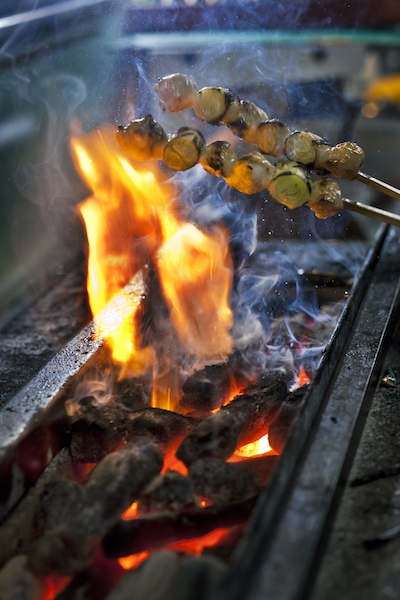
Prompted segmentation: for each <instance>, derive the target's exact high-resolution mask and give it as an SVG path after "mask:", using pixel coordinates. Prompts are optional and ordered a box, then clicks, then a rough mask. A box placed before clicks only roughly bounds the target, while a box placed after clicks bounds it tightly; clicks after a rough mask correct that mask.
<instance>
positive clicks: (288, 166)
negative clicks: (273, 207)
mask: <svg viewBox="0 0 400 600" xmlns="http://www.w3.org/2000/svg"><path fill="white" fill-rule="evenodd" d="M311 189H312V188H311V178H310V175H309V173H308V172H307V171H306V170H305V169H304V168H303V167H302V166H301V165H299V164H298V163H297V162H294V161H290V162H285V161H282V160H281V161H278V162H277V163H276V164H275V169H274V172H273V176H272V181H271V184H270V186H269V191H270V194H271V196H272V197H273V198H274V200H276V201H277V202H280V203H281V204H285V205H286V206H288V207H289V208H297V207H298V206H301V205H302V204H305V203H306V202H308V201H309V199H310V195H311Z"/></svg>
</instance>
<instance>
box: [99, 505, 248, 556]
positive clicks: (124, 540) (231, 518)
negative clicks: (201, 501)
mask: <svg viewBox="0 0 400 600" xmlns="http://www.w3.org/2000/svg"><path fill="white" fill-rule="evenodd" d="M255 501H256V497H254V498H250V499H248V500H244V501H243V502H238V503H232V504H230V505H229V506H226V507H216V506H207V507H205V508H196V509H193V510H190V511H182V512H180V513H177V514H163V515H154V516H153V515H152V516H146V517H140V518H138V519H132V520H129V521H126V520H123V519H121V520H120V521H119V522H118V523H117V524H116V525H115V526H114V527H113V528H112V530H111V531H110V532H109V533H108V534H107V535H106V537H105V538H104V542H103V548H104V552H105V555H106V556H107V557H108V558H119V557H120V556H128V555H130V554H138V553H139V552H144V551H147V550H153V549H155V548H160V547H162V546H165V545H166V544H171V543H173V542H181V541H184V540H192V539H195V538H198V537H202V536H204V535H206V534H208V533H210V532H211V531H214V529H218V528H221V527H222V528H229V527H233V526H234V525H240V524H242V523H245V522H246V521H247V519H248V518H249V516H250V513H251V511H252V509H253V507H254V504H255Z"/></svg>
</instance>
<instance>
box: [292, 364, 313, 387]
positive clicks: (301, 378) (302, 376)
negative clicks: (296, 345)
mask: <svg viewBox="0 0 400 600" xmlns="http://www.w3.org/2000/svg"><path fill="white" fill-rule="evenodd" d="M310 381H311V379H310V378H309V376H308V375H307V373H306V372H305V370H304V367H303V365H302V366H301V369H300V371H299V374H298V375H297V382H296V383H298V385H299V387H301V386H302V385H305V384H306V383H309V382H310Z"/></svg>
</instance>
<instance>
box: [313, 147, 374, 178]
mask: <svg viewBox="0 0 400 600" xmlns="http://www.w3.org/2000/svg"><path fill="white" fill-rule="evenodd" d="M364 160H365V152H364V150H363V149H362V148H360V146H358V145H357V144H355V143H354V142H342V143H341V144H337V146H333V148H331V150H330V152H329V154H328V157H327V160H325V162H324V164H323V166H324V167H325V168H326V170H327V171H330V172H331V173H332V175H335V177H338V178H339V179H355V178H356V177H357V174H358V172H359V170H360V168H361V166H362V164H363V162H364Z"/></svg>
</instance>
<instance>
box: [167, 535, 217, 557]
mask: <svg viewBox="0 0 400 600" xmlns="http://www.w3.org/2000/svg"><path fill="white" fill-rule="evenodd" d="M227 533H229V529H215V530H214V531H211V532H210V533H207V535H203V536H202V537H200V538H195V539H193V540H185V541H184V542H176V543H175V544H169V547H170V548H172V549H174V550H186V552H191V553H193V554H201V552H202V550H203V549H204V548H209V547H210V546H215V545H216V544H218V542H220V541H221V539H222V538H223V537H224V536H225V535H226V534H227Z"/></svg>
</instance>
